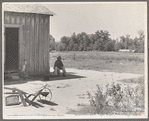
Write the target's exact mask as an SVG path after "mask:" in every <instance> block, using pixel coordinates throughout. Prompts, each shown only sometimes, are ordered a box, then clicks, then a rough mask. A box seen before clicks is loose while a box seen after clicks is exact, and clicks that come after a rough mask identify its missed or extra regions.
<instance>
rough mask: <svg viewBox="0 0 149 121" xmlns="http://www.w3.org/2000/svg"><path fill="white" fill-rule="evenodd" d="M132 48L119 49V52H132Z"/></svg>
mask: <svg viewBox="0 0 149 121" xmlns="http://www.w3.org/2000/svg"><path fill="white" fill-rule="evenodd" d="M134 51H135V50H132V49H120V50H119V52H134Z"/></svg>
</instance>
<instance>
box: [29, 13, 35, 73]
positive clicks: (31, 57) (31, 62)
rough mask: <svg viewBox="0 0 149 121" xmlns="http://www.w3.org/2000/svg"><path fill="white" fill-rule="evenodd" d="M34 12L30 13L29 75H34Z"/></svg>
mask: <svg viewBox="0 0 149 121" xmlns="http://www.w3.org/2000/svg"><path fill="white" fill-rule="evenodd" d="M34 17H35V16H34V14H32V15H31V26H30V27H31V28H30V29H31V35H30V36H31V39H30V48H31V54H30V59H31V60H30V67H31V75H34V74H35V73H34V59H35V52H34V49H35V48H34Z"/></svg>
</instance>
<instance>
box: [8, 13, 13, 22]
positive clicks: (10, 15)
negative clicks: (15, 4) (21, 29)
mask: <svg viewBox="0 0 149 121" xmlns="http://www.w3.org/2000/svg"><path fill="white" fill-rule="evenodd" d="M8 15H9V24H11V23H12V19H11V18H12V12H9V13H8Z"/></svg>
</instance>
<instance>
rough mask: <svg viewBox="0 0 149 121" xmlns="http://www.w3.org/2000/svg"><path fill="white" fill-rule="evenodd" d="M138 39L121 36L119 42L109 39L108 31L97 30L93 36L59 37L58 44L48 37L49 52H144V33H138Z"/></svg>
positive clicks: (80, 34) (73, 35)
mask: <svg viewBox="0 0 149 121" xmlns="http://www.w3.org/2000/svg"><path fill="white" fill-rule="evenodd" d="M138 35H139V37H135V38H134V39H132V38H131V37H130V35H125V36H121V37H120V40H118V39H117V40H114V39H111V38H110V34H109V32H108V31H103V30H100V31H99V30H97V31H96V32H95V33H94V34H86V33H85V32H82V33H79V34H77V35H76V34H75V33H73V34H72V35H71V36H70V37H67V36H63V37H61V40H60V42H55V39H54V37H53V36H52V35H49V36H50V37H49V38H50V45H49V46H50V51H52V50H56V51H119V50H120V49H130V50H135V52H140V53H143V52H144V37H145V36H144V32H143V31H142V30H139V31H138Z"/></svg>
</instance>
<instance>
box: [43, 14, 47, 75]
mask: <svg viewBox="0 0 149 121" xmlns="http://www.w3.org/2000/svg"><path fill="white" fill-rule="evenodd" d="M42 18H43V27H42V29H43V41H44V50H43V53H44V57H43V72H44V74H46V68H47V67H46V66H47V64H46V48H47V43H46V37H45V36H46V34H45V29H46V28H45V15H43V17H42Z"/></svg>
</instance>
